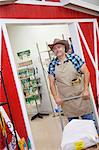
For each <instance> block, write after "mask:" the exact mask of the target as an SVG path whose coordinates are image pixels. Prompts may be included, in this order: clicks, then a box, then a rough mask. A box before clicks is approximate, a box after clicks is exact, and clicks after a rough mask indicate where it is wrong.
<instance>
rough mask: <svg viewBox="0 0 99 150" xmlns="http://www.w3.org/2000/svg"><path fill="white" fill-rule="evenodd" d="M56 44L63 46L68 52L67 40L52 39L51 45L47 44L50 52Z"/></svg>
mask: <svg viewBox="0 0 99 150" xmlns="http://www.w3.org/2000/svg"><path fill="white" fill-rule="evenodd" d="M56 44H62V45H65V48H66V51H68V50H69V43H68V41H67V40H60V39H54V42H53V44H48V46H49V47H50V49H51V50H53V47H54V46H55V45H56Z"/></svg>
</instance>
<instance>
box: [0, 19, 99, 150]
mask: <svg viewBox="0 0 99 150" xmlns="http://www.w3.org/2000/svg"><path fill="white" fill-rule="evenodd" d="M94 21H95V19H0V27H1V28H2V31H3V34H4V39H5V43H6V46H7V50H8V55H9V58H10V62H11V67H12V71H13V75H14V79H15V83H16V88H17V91H18V96H19V101H20V104H21V108H22V113H23V117H24V121H25V125H26V130H27V133H28V137H29V138H30V141H31V145H32V150H35V146H34V142H33V138H32V134H31V128H30V124H29V120H28V115H27V111H26V106H25V102H24V96H23V92H22V89H21V83H20V80H19V78H18V74H17V68H16V63H15V60H14V56H13V51H12V48H11V44H10V40H9V36H8V32H7V28H6V25H8V24H9V25H10V24H13V25H21V24H22V25H55V24H58V25H61V24H69V25H70V26H69V28H70V29H71V28H72V27H73V28H74V31H75V34H76V35H77V29H76V28H77V27H78V28H79V22H92V23H94ZM94 25H95V26H96V28H94V29H97V30H98V27H97V24H96V21H95V24H94ZM79 31H80V29H79ZM71 35H72V36H73V39H74V38H75V35H73V30H71ZM98 36H99V35H98ZM1 37H2V34H0V42H1ZM78 38H79V37H78ZM76 43H77V42H76ZM95 43H96V42H95ZM85 45H86V46H87V44H86V43H85ZM79 47H80V51H81V53H82V50H81V44H80V41H79ZM0 48H1V45H0ZM87 50H88V52H89V56H90V58H91V60H92V62H93V64H94V67H95V70H97V63H96V62H95V61H94V60H93V58H92V55H91V54H90V50H89V48H88V46H87ZM0 55H1V50H0ZM96 56H97V54H96ZM0 57H1V56H0ZM93 101H94V99H93ZM94 109H95V110H96V106H95V105H94ZM95 113H96V116H97V115H98V114H97V112H96V111H95ZM97 122H99V120H97Z"/></svg>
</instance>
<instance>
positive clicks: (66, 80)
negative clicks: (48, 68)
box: [55, 61, 92, 117]
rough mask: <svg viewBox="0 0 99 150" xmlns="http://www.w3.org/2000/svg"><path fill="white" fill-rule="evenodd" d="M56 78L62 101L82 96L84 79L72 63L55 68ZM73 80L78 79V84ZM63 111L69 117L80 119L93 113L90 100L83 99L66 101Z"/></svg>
mask: <svg viewBox="0 0 99 150" xmlns="http://www.w3.org/2000/svg"><path fill="white" fill-rule="evenodd" d="M55 78H56V85H57V89H58V93H59V96H60V97H61V98H62V100H65V98H68V97H74V96H79V95H81V94H82V92H83V89H84V86H83V77H82V76H81V75H80V74H79V73H78V72H77V71H76V69H75V68H74V65H73V64H72V62H71V61H68V62H66V63H63V64H61V65H56V66H55ZM73 79H76V83H74V82H73V81H72V80H73ZM73 83H74V84H73ZM62 109H63V112H64V115H65V116H67V117H78V116H82V115H85V114H89V113H91V112H92V109H91V104H90V100H89V99H88V100H84V99H83V98H77V99H72V100H69V101H65V102H64V103H63V105H62Z"/></svg>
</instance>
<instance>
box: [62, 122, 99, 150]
mask: <svg viewBox="0 0 99 150" xmlns="http://www.w3.org/2000/svg"><path fill="white" fill-rule="evenodd" d="M98 142H99V137H98V134H97V131H96V128H95V125H94V122H93V121H92V120H80V119H73V120H72V121H70V122H69V123H68V124H67V125H66V126H65V128H64V131H63V135H62V142H61V148H62V150H81V149H84V148H87V147H90V146H93V145H95V144H97V143H98Z"/></svg>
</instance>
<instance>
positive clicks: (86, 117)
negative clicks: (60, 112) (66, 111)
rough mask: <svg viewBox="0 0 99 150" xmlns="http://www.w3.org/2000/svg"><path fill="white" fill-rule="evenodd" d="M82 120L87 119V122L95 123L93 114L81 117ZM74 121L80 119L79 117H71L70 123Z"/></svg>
mask: <svg viewBox="0 0 99 150" xmlns="http://www.w3.org/2000/svg"><path fill="white" fill-rule="evenodd" d="M81 118H82V119H86V120H93V121H95V119H94V117H93V113H90V114H85V115H83V116H81ZM72 119H79V117H69V118H68V121H69V122H70V121H71V120H72Z"/></svg>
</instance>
